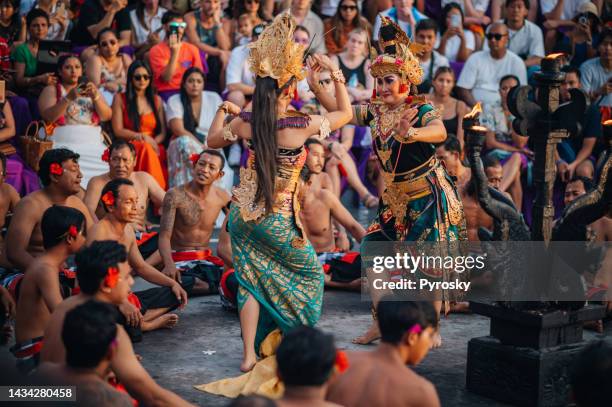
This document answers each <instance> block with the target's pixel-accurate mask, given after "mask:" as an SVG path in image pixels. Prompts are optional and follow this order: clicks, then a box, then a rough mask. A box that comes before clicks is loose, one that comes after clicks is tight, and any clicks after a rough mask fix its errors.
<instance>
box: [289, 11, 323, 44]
mask: <svg viewBox="0 0 612 407" xmlns="http://www.w3.org/2000/svg"><path fill="white" fill-rule="evenodd" d="M311 6H312V0H291V6H290V7H289V13H290V14H291V15H292V16H293V18H294V19H295V22H296V23H297V24H298V25H300V26H302V27H304V28H305V29H306V31H308V33H309V35H310V37H311V38H312V47H311V48H310V51H311V52H315V53H317V54H327V49H325V35H324V34H325V32H324V31H323V21H322V20H321V18H320V17H319V16H318V15H316V14H315V13H314V12H313V11H312V10H311ZM315 36H316V38H315Z"/></svg>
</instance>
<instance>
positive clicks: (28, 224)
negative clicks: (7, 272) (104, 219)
mask: <svg viewBox="0 0 612 407" xmlns="http://www.w3.org/2000/svg"><path fill="white" fill-rule="evenodd" d="M78 159H79V155H78V154H76V153H74V152H72V151H70V150H68V149H65V148H56V149H52V150H48V151H46V152H45V153H44V154H43V156H42V158H41V159H40V163H39V167H40V168H39V170H38V176H39V177H40V182H41V183H42V185H43V188H42V189H41V190H39V191H35V192H32V193H31V194H30V195H28V196H26V197H25V198H23V199H22V200H21V201H19V204H17V206H16V207H15V214H14V215H13V219H12V220H11V225H10V226H9V230H8V234H7V236H6V254H7V256H8V259H9V261H10V262H11V263H12V264H13V265H14V266H15V267H16V268H18V269H20V270H26V269H27V268H28V267H29V266H30V264H31V263H32V262H33V261H34V257H36V256H39V255H41V254H42V253H43V252H44V248H43V237H42V231H41V227H40V222H41V219H42V216H43V213H44V212H45V210H46V209H47V208H49V207H50V206H53V205H62V206H68V207H70V208H74V209H77V210H79V211H80V212H81V213H82V214H83V215H84V216H85V221H86V229H87V230H88V229H89V228H90V227H92V226H93V224H94V221H93V218H92V217H91V215H90V213H89V211H88V210H87V207H86V206H85V204H84V203H83V201H82V200H81V199H80V198H78V197H77V194H78V193H79V192H80V191H81V178H83V174H81V170H80V169H79V163H78Z"/></svg>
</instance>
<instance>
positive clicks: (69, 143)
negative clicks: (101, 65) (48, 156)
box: [38, 55, 112, 188]
mask: <svg viewBox="0 0 612 407" xmlns="http://www.w3.org/2000/svg"><path fill="white" fill-rule="evenodd" d="M57 66H58V68H57V69H58V72H57V75H58V77H59V80H58V83H57V85H49V86H47V87H46V88H45V89H43V91H42V93H41V94H40V98H39V99H38V108H39V110H40V115H41V117H42V118H43V119H44V120H45V121H46V122H47V123H53V126H54V129H53V134H52V137H51V140H53V147H54V148H58V147H64V148H67V149H69V150H72V151H74V152H75V153H78V154H79V155H80V156H81V157H80V158H79V164H80V166H81V172H82V173H83V178H82V179H81V186H82V187H83V188H85V187H86V186H87V183H88V182H89V180H90V179H91V178H92V177H94V176H96V175H100V174H103V173H105V172H106V171H108V165H107V164H106V163H105V162H103V161H102V159H101V157H102V154H104V150H105V149H106V146H105V145H104V141H103V136H102V129H101V128H100V122H104V121H107V120H110V118H111V116H112V111H111V108H110V106H108V104H107V103H106V102H105V101H104V98H103V97H102V95H101V93H100V91H99V90H98V88H97V87H96V85H94V84H93V83H91V82H89V83H87V84H86V85H79V78H80V77H81V76H82V74H83V67H82V66H81V61H79V58H78V57H76V56H75V55H64V56H61V57H60V59H59V61H58V64H57ZM47 127H51V126H47Z"/></svg>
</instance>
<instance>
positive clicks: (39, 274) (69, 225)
mask: <svg viewBox="0 0 612 407" xmlns="http://www.w3.org/2000/svg"><path fill="white" fill-rule="evenodd" d="M41 225H42V234H43V245H44V247H45V253H44V254H43V255H42V256H39V257H37V258H36V259H34V261H33V262H32V263H31V264H30V267H28V269H27V270H26V273H25V275H24V276H23V278H22V279H21V282H20V283H19V282H18V279H16V281H15V283H16V284H15V285H16V288H18V292H19V296H18V298H17V321H16V323H15V341H16V344H15V346H14V347H13V348H11V351H12V352H13V354H14V355H15V357H16V358H17V367H18V368H19V370H20V371H22V372H23V373H28V372H29V371H31V370H32V369H34V368H35V367H36V366H37V365H38V362H39V359H40V354H39V352H40V349H41V348H42V343H43V334H44V332H45V327H46V326H47V322H48V321H49V317H50V316H51V313H52V312H53V310H54V309H55V307H56V306H57V305H58V304H59V303H60V302H62V295H65V296H68V295H70V293H71V290H70V288H69V287H68V286H66V285H63V286H62V284H60V275H59V272H60V271H61V270H62V268H63V265H64V263H65V262H66V260H67V259H68V257H69V256H71V255H73V254H75V253H76V252H77V251H78V250H79V249H80V248H81V246H83V244H84V243H85V236H84V235H83V233H84V232H85V216H83V214H82V213H81V212H79V211H78V210H76V209H74V208H68V207H66V206H52V207H50V208H49V209H47V210H46V211H45V213H44V215H43V217H42V221H41ZM62 291H64V292H62Z"/></svg>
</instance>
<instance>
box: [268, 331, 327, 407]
mask: <svg viewBox="0 0 612 407" xmlns="http://www.w3.org/2000/svg"><path fill="white" fill-rule="evenodd" d="M337 352H338V351H337V350H336V345H335V344H334V338H333V336H331V335H328V334H325V333H323V332H322V331H320V330H319V329H317V328H312V327H310V326H305V325H304V326H299V327H297V328H294V329H292V330H291V331H289V332H288V333H287V334H285V335H284V337H283V340H282V341H281V343H280V345H278V349H277V350H276V363H277V367H276V374H277V375H278V378H279V380H280V381H281V382H282V383H283V385H284V388H285V391H284V393H283V397H281V398H280V399H279V400H278V401H277V402H276V405H277V406H279V407H295V406H312V407H315V406H328V407H333V406H338V404H335V403H331V402H329V401H325V393H326V391H327V383H328V381H329V379H330V377H331V376H332V375H333V374H334V369H335V368H336V359H337Z"/></svg>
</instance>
